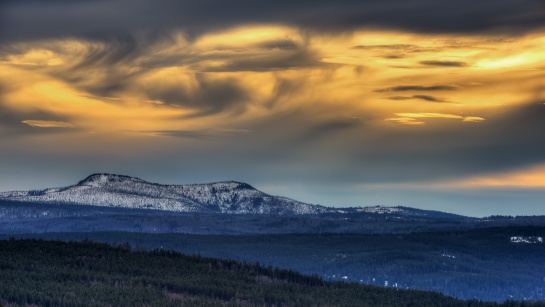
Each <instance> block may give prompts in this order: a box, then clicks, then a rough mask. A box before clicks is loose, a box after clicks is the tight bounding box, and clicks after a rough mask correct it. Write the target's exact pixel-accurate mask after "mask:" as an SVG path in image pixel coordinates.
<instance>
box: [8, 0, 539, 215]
mask: <svg viewBox="0 0 545 307" xmlns="http://www.w3.org/2000/svg"><path fill="white" fill-rule="evenodd" d="M543 50H545V1H543V0H494V1H492V0H479V1H473V0H471V1H470V0H458V1H451V0H449V1H446V0H410V1H406V0H380V1H379V0H357V1H356V0H342V1H325V0H313V1H308V0H289V1H288V0H276V1H268V0H260V1H256V0H252V1H250V0H232V1H224V0H199V1H196V0H180V1H178V0H153V1H151V0H108V1H106V0H49V1H42V0H0V191H8V190H27V189H36V188H46V187H58V186H66V185H70V184H74V183H76V182H78V181H79V180H81V179H83V178H85V177H86V176H87V175H89V174H91V173H96V172H107V173H117V174H124V175H131V176H136V177H139V178H141V179H144V180H147V181H151V182H157V183H165V184H187V183H206V182H215V181H222V180H238V181H243V182H247V183H249V184H251V185H253V186H254V187H256V188H258V189H260V190H262V191H264V192H267V193H269V194H274V195H283V196H287V197H290V198H293V199H296V200H299V201H303V202H307V203H311V204H321V205H327V206H334V207H348V206H373V205H384V206H397V205H402V206H409V207H415V208H422V209H433V210H441V211H446V212H452V213H459V214H465V215H470V216H488V215H494V214H504V215H544V214H545V52H543Z"/></svg>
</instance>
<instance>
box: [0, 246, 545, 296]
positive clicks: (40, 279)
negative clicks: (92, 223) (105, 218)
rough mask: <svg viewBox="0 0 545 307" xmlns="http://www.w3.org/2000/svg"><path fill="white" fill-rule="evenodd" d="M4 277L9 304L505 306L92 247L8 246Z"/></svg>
mask: <svg viewBox="0 0 545 307" xmlns="http://www.w3.org/2000/svg"><path fill="white" fill-rule="evenodd" d="M0 272H1V274H0V302H1V304H2V305H4V306H12V305H18V306H26V305H38V306H181V305H184V306H188V305H189V306H238V305H244V306H499V305H498V304H496V303H486V302H480V301H476V300H471V301H462V300H458V299H454V298H452V297H447V296H443V295H441V294H438V293H434V292H425V291H408V290H396V289H386V288H379V287H373V286H364V285H359V284H355V283H345V282H325V281H324V280H322V279H321V278H319V277H317V276H307V275H302V274H300V273H298V272H295V271H291V270H280V269H277V268H272V267H270V266H269V267H264V266H260V265H259V264H252V263H244V262H237V261H233V260H220V259H214V258H206V257H201V256H187V255H183V254H180V253H176V252H172V251H164V250H154V251H148V252H146V251H134V250H131V247H130V245H128V244H123V245H118V246H111V245H108V244H98V243H92V242H90V241H85V242H79V243H78V242H62V241H43V240H15V239H10V240H3V241H0ZM503 306H541V305H540V304H538V303H533V304H530V303H528V302H515V301H510V302H506V303H504V304H503Z"/></svg>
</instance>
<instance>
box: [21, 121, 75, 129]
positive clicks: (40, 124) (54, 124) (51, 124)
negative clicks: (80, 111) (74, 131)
mask: <svg viewBox="0 0 545 307" xmlns="http://www.w3.org/2000/svg"><path fill="white" fill-rule="evenodd" d="M22 123H23V124H27V125H29V126H31V127H36V128H74V125H72V124H70V123H67V122H61V121H52V120H23V121H22Z"/></svg>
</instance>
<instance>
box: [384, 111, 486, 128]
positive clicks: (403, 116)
mask: <svg viewBox="0 0 545 307" xmlns="http://www.w3.org/2000/svg"><path fill="white" fill-rule="evenodd" d="M395 115H396V116H397V117H391V118H387V119H386V120H387V121H394V122H397V123H400V124H405V125H423V124H425V123H424V122H423V121H418V120H417V119H425V118H444V119H460V120H462V121H464V122H481V121H484V120H485V119H484V118H482V117H478V116H462V115H455V114H446V113H425V112H424V113H395Z"/></svg>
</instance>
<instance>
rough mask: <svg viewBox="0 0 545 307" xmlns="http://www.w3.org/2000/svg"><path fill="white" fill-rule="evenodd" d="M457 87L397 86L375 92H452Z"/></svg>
mask: <svg viewBox="0 0 545 307" xmlns="http://www.w3.org/2000/svg"><path fill="white" fill-rule="evenodd" d="M457 89H458V87H457V86H454V85H429V86H426V85H398V86H392V87H386V88H382V89H378V90H376V92H379V93H387V92H409V91H454V90H457Z"/></svg>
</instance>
